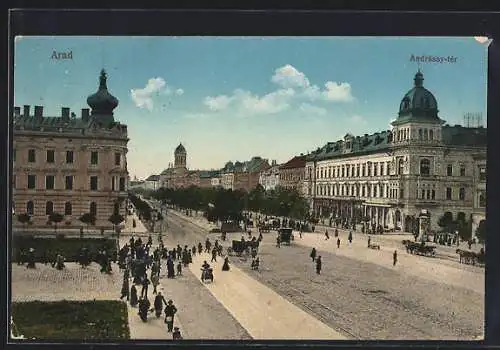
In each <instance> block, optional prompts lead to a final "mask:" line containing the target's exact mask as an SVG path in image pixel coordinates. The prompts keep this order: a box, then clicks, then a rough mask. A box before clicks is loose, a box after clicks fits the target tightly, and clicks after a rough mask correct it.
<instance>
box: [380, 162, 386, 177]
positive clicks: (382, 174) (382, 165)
mask: <svg viewBox="0 0 500 350" xmlns="http://www.w3.org/2000/svg"><path fill="white" fill-rule="evenodd" d="M384 173H385V163H384V162H382V163H380V176H384V175H385V174H384Z"/></svg>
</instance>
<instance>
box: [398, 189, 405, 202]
mask: <svg viewBox="0 0 500 350" xmlns="http://www.w3.org/2000/svg"><path fill="white" fill-rule="evenodd" d="M399 198H401V199H404V198H405V191H404V190H403V189H402V188H401V189H400V190H399Z"/></svg>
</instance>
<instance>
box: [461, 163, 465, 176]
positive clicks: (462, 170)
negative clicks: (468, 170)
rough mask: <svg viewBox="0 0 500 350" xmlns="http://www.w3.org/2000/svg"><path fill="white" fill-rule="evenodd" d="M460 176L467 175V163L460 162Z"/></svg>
mask: <svg viewBox="0 0 500 350" xmlns="http://www.w3.org/2000/svg"><path fill="white" fill-rule="evenodd" d="M460 176H465V165H464V164H460Z"/></svg>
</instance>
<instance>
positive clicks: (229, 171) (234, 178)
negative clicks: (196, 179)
mask: <svg viewBox="0 0 500 350" xmlns="http://www.w3.org/2000/svg"><path fill="white" fill-rule="evenodd" d="M269 167H270V165H269V162H268V161H267V159H263V158H261V157H253V158H252V159H251V160H249V161H247V162H236V163H234V164H233V163H232V162H227V163H226V165H225V166H224V168H223V169H221V186H222V187H223V188H224V189H231V190H233V191H234V190H243V191H251V190H252V189H253V188H255V187H257V185H258V184H259V176H260V173H261V172H262V171H263V170H266V169H268V168H269Z"/></svg>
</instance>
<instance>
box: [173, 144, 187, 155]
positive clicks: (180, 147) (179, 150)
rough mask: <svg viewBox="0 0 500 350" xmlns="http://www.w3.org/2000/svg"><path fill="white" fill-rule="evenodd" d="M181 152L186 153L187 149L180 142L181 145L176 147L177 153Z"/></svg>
mask: <svg viewBox="0 0 500 350" xmlns="http://www.w3.org/2000/svg"><path fill="white" fill-rule="evenodd" d="M179 153H186V149H185V148H184V146H183V145H182V143H180V144H179V146H177V148H176V149H175V154H179Z"/></svg>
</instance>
